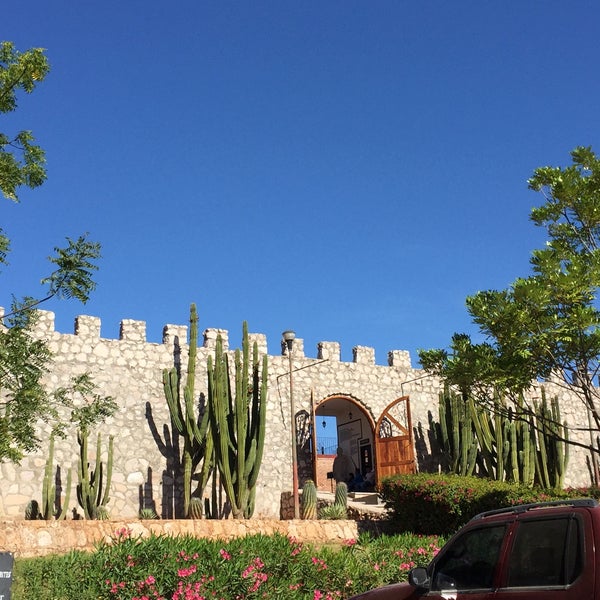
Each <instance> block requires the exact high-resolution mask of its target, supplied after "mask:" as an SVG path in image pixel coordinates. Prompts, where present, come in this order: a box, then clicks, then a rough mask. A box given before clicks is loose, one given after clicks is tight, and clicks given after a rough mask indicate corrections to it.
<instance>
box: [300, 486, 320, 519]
mask: <svg viewBox="0 0 600 600" xmlns="http://www.w3.org/2000/svg"><path fill="white" fill-rule="evenodd" d="M300 504H301V505H302V518H303V519H316V518H317V487H316V486H315V482H314V481H313V480H312V479H307V480H306V481H305V482H304V486H303V488H302V496H301V498H300Z"/></svg>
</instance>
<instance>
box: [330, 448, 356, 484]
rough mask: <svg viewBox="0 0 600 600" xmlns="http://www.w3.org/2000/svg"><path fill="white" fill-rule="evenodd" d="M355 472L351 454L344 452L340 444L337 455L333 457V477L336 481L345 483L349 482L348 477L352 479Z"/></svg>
mask: <svg viewBox="0 0 600 600" xmlns="http://www.w3.org/2000/svg"><path fill="white" fill-rule="evenodd" d="M353 473H354V464H353V463H352V461H351V460H350V457H349V456H346V455H345V454H344V450H343V448H342V447H341V446H340V447H338V449H337V455H336V457H335V458H334V459H333V478H334V479H335V482H336V483H338V482H340V481H343V482H344V483H347V482H348V479H351V478H352V476H353Z"/></svg>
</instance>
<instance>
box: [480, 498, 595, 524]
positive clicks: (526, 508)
mask: <svg viewBox="0 0 600 600" xmlns="http://www.w3.org/2000/svg"><path fill="white" fill-rule="evenodd" d="M562 507H566V508H596V507H598V501H597V500H595V499H594V498H572V499H569V500H553V501H552V502H535V503H533V504H515V505H514V506H506V507H504V508H498V509H496V510H488V511H485V512H482V513H479V514H478V515H475V516H474V517H473V518H472V519H471V520H470V521H469V523H472V522H473V521H481V520H483V519H488V518H490V517H498V516H502V515H520V514H523V513H527V512H530V511H535V510H538V509H542V508H544V509H545V508H562Z"/></svg>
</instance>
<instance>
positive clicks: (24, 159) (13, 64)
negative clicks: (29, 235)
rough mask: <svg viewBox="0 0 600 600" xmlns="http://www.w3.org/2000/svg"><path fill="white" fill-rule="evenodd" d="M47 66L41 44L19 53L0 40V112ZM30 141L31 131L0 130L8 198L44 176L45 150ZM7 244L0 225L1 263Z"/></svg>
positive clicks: (0, 179) (1, 186) (1, 173)
mask: <svg viewBox="0 0 600 600" xmlns="http://www.w3.org/2000/svg"><path fill="white" fill-rule="evenodd" d="M49 70H50V65H49V64H48V59H47V58H46V56H45V55H44V50H43V49H42V48H32V49H31V50H28V51H27V52H24V53H20V52H18V51H17V50H15V47H14V45H13V44H12V43H11V42H2V43H0V113H8V112H12V111H14V110H15V109H16V108H17V92H18V91H19V90H23V91H24V92H26V93H28V94H30V93H31V92H33V90H34V89H35V86H36V85H37V84H38V83H39V82H41V81H43V80H44V78H45V77H46V75H47V73H48V71H49ZM33 142H34V138H33V135H32V133H31V131H27V130H24V131H19V132H18V133H16V134H14V135H7V134H5V133H2V132H0V191H1V192H2V194H3V195H4V196H5V197H6V198H8V199H9V200H14V201H15V202H17V201H18V196H17V189H18V188H19V187H21V186H23V185H25V186H28V187H30V188H35V187H37V186H39V185H41V184H42V183H43V182H44V180H45V179H46V169H45V168H44V164H45V162H46V157H45V154H44V151H43V150H42V148H40V147H39V146H37V145H35V144H34V143H33ZM8 247H9V244H8V238H7V237H6V235H5V234H4V233H3V231H2V230H1V229H0V263H1V262H5V260H6V254H7V252H8Z"/></svg>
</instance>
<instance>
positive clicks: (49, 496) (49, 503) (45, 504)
mask: <svg viewBox="0 0 600 600" xmlns="http://www.w3.org/2000/svg"><path fill="white" fill-rule="evenodd" d="M53 479H54V435H51V436H50V445H49V448H48V458H47V460H46V467H45V469H44V481H43V483H42V508H41V511H40V514H41V516H42V519H46V520H49V519H51V518H53V517H56V518H57V519H59V520H62V519H65V518H66V516H67V510H68V507H69V499H70V498H71V469H69V470H68V471H67V485H66V488H67V491H66V493H65V500H64V502H63V505H62V509H60V507H59V506H57V502H56V484H55V483H54V482H53Z"/></svg>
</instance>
